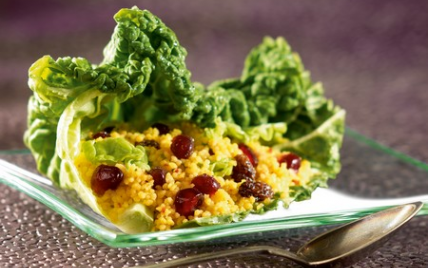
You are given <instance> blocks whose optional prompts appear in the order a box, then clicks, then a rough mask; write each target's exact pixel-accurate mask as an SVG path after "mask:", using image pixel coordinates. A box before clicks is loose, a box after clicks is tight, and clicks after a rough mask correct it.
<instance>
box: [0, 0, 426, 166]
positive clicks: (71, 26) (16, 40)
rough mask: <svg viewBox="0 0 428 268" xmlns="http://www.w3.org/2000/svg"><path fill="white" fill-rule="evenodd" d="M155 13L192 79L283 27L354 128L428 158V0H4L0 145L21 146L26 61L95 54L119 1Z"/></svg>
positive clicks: (222, 67)
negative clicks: (181, 50) (182, 51)
mask: <svg viewBox="0 0 428 268" xmlns="http://www.w3.org/2000/svg"><path fill="white" fill-rule="evenodd" d="M132 5H137V6H139V7H140V8H142V9H143V8H146V9H149V10H151V11H152V12H153V13H154V14H157V15H158V16H159V17H160V18H161V19H162V20H163V21H164V22H165V23H166V24H167V25H169V26H170V27H171V28H172V29H173V30H174V31H175V32H176V33H177V36H178V38H179V40H180V42H181V44H182V45H183V46H185V47H186V48H187V50H188V53H189V54H188V57H187V63H188V67H189V69H190V70H191V71H192V74H193V79H194V80H197V81H200V82H203V83H210V82H211V81H213V80H216V79H221V78H227V77H234V76H238V75H239V74H240V72H241V69H242V65H243V61H244V58H245V56H246V55H247V53H248V52H249V50H250V49H251V48H252V47H254V46H255V45H257V44H259V43H260V42H261V40H262V38H263V36H266V35H270V36H284V37H285V38H286V39H287V40H288V42H289V43H290V44H291V45H292V47H293V49H294V50H295V51H297V52H298V53H299V54H300V55H301V57H302V59H303V62H304V64H305V66H306V68H307V69H308V70H310V71H311V73H312V77H313V80H314V81H322V82H323V84H324V86H325V89H326V94H327V95H328V96H329V97H331V98H333V99H334V100H335V102H337V103H338V104H339V105H341V106H343V107H344V108H345V109H346V110H347V124H348V126H350V127H351V128H354V129H356V130H357V131H359V132H361V133H363V134H365V135H367V136H369V137H372V138H374V139H376V140H378V141H380V142H381V143H384V144H386V145H388V146H391V147H393V148H395V149H398V150H400V151H403V152H405V153H408V154H410V155H412V156H414V157H416V158H418V159H421V160H423V161H425V162H427V161H428V150H427V149H426V148H427V145H426V141H427V139H426V135H427V134H426V133H427V132H428V127H427V125H428V124H427V123H426V121H427V115H428V109H427V106H428V90H425V89H426V87H427V85H428V60H427V59H428V30H427V26H428V16H427V15H426V10H428V2H425V1H411V2H405V1H358V2H351V1H339V0H328V1H322V4H321V3H320V2H314V1H310V0H304V1H255V0H250V1H248V0H238V1H227V2H226V1H182V0H178V1H177V0H168V1H94V0H92V1H54V0H50V1H48V0H45V1H41V0H38V1H23V0H6V1H5V0H3V1H2V2H1V3H0V40H1V42H0V88H1V95H2V97H1V99H0V120H1V126H2V127H1V129H0V136H1V139H0V149H12V148H22V147H23V144H22V138H21V136H22V132H23V131H24V129H25V126H26V122H25V121H26V102H27V98H28V96H29V95H30V94H31V92H30V90H29V89H28V86H27V70H28V68H29V67H30V65H31V64H32V63H33V62H34V61H35V60H37V59H38V58H40V57H41V56H43V55H45V54H50V55H51V56H53V57H54V58H56V57H60V56H82V57H86V58H88V59H89V60H90V61H92V62H94V63H98V62H99V61H100V60H101V59H102V49H103V47H104V46H105V44H106V43H107V42H108V40H109V38H110V35H111V33H112V30H113V27H114V25H115V23H114V21H113V19H112V17H113V14H115V13H116V12H117V10H118V9H119V8H120V7H131V6H132Z"/></svg>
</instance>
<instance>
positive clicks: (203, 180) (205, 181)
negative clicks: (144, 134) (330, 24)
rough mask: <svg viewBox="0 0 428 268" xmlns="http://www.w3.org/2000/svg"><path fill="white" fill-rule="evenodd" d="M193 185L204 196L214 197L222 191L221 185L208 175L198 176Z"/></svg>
mask: <svg viewBox="0 0 428 268" xmlns="http://www.w3.org/2000/svg"><path fill="white" fill-rule="evenodd" d="M192 183H193V184H194V185H195V188H196V189H197V190H198V191H200V192H201V193H203V194H209V195H213V194H215V193H216V192H217V190H218V189H220V183H218V181H217V180H216V179H215V178H214V177H213V176H210V175H208V174H202V175H199V176H196V177H195V178H194V179H193V180H192Z"/></svg>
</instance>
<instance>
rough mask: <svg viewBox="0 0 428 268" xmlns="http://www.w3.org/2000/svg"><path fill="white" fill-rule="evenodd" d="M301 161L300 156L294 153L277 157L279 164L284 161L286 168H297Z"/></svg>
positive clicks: (296, 169)
mask: <svg viewBox="0 0 428 268" xmlns="http://www.w3.org/2000/svg"><path fill="white" fill-rule="evenodd" d="M301 161H302V159H301V158H300V156H298V155H296V154H294V153H287V154H284V155H282V156H280V158H279V159H278V162H279V163H280V164H282V163H286V164H287V168H288V169H293V170H295V171H298V170H299V168H300V164H301Z"/></svg>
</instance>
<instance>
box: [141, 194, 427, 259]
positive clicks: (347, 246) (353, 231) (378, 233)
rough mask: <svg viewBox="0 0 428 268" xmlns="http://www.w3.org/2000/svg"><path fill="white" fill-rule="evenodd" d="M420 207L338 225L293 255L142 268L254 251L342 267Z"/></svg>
mask: <svg viewBox="0 0 428 268" xmlns="http://www.w3.org/2000/svg"><path fill="white" fill-rule="evenodd" d="M423 205H424V203H422V202H414V203H410V204H404V205H400V206H396V207H392V208H389V209H386V210H382V211H379V212H376V213H373V214H370V215H368V216H365V217H363V218H361V219H358V220H355V221H353V222H350V223H347V224H345V225H341V226H339V227H337V228H335V229H332V230H329V231H327V232H325V233H323V234H321V235H319V236H317V237H315V238H314V239H312V240H310V241H309V242H307V243H306V244H304V245H303V246H302V247H300V249H299V250H298V251H297V253H293V252H290V251H287V250H284V249H281V248H277V247H272V246H252V247H244V248H236V249H231V250H224V251H217V252H215V254H213V253H203V254H199V255H194V256H189V257H185V258H182V259H178V260H173V261H167V262H162V263H157V264H154V265H149V266H144V267H146V268H150V267H157V268H162V267H177V266H179V265H188V264H192V263H197V262H202V261H207V260H211V259H216V258H222V257H227V256H230V255H237V254H244V253H257V252H260V253H261V252H265V253H266V252H267V253H270V254H273V255H278V256H282V257H285V258H288V259H290V260H292V261H295V262H296V263H299V264H301V265H303V266H307V267H344V266H347V265H351V264H352V263H355V262H356V261H358V260H360V259H361V258H363V257H366V256H368V255H369V254H370V253H372V252H373V251H375V250H376V249H377V248H379V247H380V246H381V245H382V244H383V243H385V242H386V241H387V240H388V239H389V238H391V236H392V235H393V234H394V233H395V232H396V231H397V230H398V229H400V227H402V226H403V225H404V224H405V223H407V222H408V221H409V220H410V219H412V218H413V217H414V216H415V215H416V214H417V213H418V211H419V210H420V209H421V208H422V207H423ZM134 268H135V267H134Z"/></svg>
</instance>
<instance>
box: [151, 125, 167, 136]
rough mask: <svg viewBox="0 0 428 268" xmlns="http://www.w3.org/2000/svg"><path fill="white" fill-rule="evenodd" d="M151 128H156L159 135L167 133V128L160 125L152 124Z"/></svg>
mask: <svg viewBox="0 0 428 268" xmlns="http://www.w3.org/2000/svg"><path fill="white" fill-rule="evenodd" d="M152 127H153V128H156V129H157V130H158V131H159V135H165V134H167V133H169V127H168V126H167V125H165V124H162V123H154V124H153V125H152Z"/></svg>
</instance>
